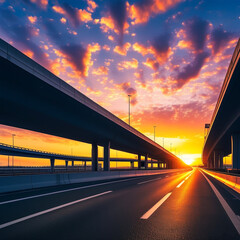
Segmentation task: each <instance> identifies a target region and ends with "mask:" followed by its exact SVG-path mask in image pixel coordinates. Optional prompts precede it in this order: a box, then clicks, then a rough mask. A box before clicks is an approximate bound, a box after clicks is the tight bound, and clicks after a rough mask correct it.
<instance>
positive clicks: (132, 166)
mask: <svg viewBox="0 0 240 240" xmlns="http://www.w3.org/2000/svg"><path fill="white" fill-rule="evenodd" d="M131 169H134V161H131Z"/></svg>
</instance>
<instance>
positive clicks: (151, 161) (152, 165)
mask: <svg viewBox="0 0 240 240" xmlns="http://www.w3.org/2000/svg"><path fill="white" fill-rule="evenodd" d="M151 168H152V169H153V160H152V158H151Z"/></svg>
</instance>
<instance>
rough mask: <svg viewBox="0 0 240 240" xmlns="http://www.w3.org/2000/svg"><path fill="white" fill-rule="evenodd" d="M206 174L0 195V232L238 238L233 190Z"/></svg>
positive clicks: (239, 202) (8, 235)
mask: <svg viewBox="0 0 240 240" xmlns="http://www.w3.org/2000/svg"><path fill="white" fill-rule="evenodd" d="M206 177H207V179H206ZM206 177H204V176H203V173H201V172H200V170H199V169H194V170H192V171H188V172H184V173H182V172H181V173H180V172H179V173H169V174H161V175H154V176H142V177H134V178H125V179H117V180H108V181H98V182H91V183H81V184H72V185H67V186H66V185H65V186H58V187H48V188H43V189H37V190H29V191H21V192H17V193H9V194H2V195H0V213H1V214H0V239H1V240H4V239H31V240H35V239H44V240H45V239H81V240H85V239H104V240H107V239H111V240H112V239H114V240H117V239H129V240H130V239H136V240H146V239H157V240H159V239H170V240H172V239H176V240H179V239H189V240H195V239H201V240H203V239H218V240H220V239H227V240H230V239H231V240H233V239H240V235H239V234H240V218H239V217H238V216H240V196H239V194H237V193H235V192H234V191H232V190H231V189H229V188H228V187H226V186H224V185H223V184H222V183H220V182H218V181H217V180H215V179H213V178H212V177H209V176H206ZM213 188H214V189H213Z"/></svg>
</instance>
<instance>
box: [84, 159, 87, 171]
mask: <svg viewBox="0 0 240 240" xmlns="http://www.w3.org/2000/svg"><path fill="white" fill-rule="evenodd" d="M84 171H87V161H85V162H84Z"/></svg>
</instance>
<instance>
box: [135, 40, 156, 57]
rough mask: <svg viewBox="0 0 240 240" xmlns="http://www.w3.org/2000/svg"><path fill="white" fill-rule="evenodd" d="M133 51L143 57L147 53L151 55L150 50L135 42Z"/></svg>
mask: <svg viewBox="0 0 240 240" xmlns="http://www.w3.org/2000/svg"><path fill="white" fill-rule="evenodd" d="M132 47H133V50H134V51H136V52H138V53H140V54H142V55H143V56H145V55H146V54H148V53H152V51H151V50H150V49H148V48H147V47H145V46H144V45H142V44H140V43H138V42H136V43H134V44H133V46H132Z"/></svg>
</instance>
